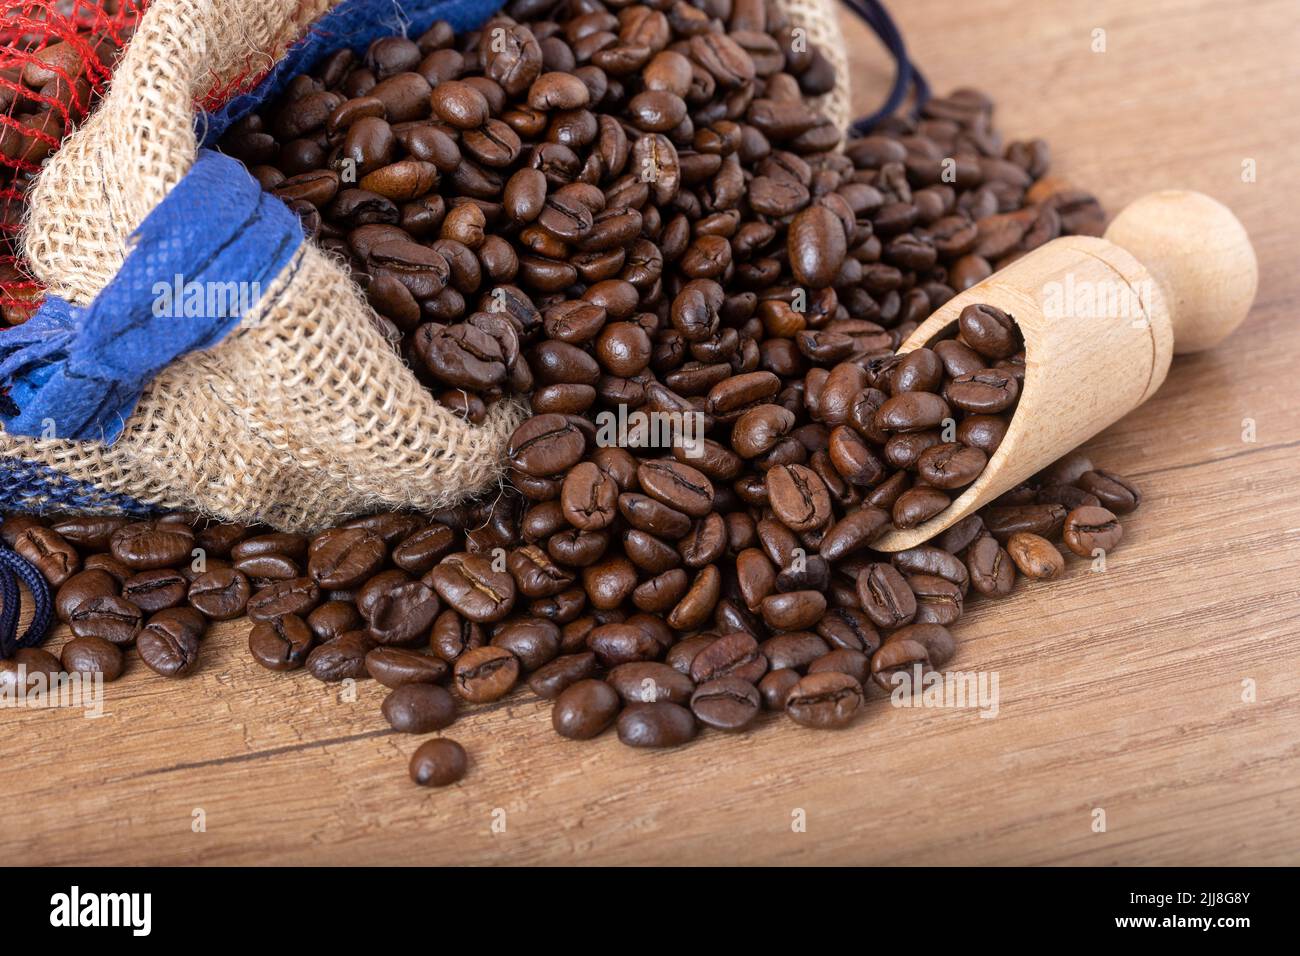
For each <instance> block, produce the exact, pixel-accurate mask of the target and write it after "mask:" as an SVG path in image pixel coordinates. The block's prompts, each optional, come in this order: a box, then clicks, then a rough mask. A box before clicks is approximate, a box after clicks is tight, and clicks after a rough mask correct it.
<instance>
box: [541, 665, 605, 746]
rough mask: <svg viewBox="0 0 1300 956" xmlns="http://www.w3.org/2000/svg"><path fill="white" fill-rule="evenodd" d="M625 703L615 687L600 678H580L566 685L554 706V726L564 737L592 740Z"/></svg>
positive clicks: (552, 716)
mask: <svg viewBox="0 0 1300 956" xmlns="http://www.w3.org/2000/svg"><path fill="white" fill-rule="evenodd" d="M621 706H622V702H621V701H620V700H619V696H618V694H617V692H615V690H614V688H613V687H611V686H610V685H609V684H607V683H605V682H604V681H600V680H591V679H587V680H580V681H578V682H577V683H575V684H572V685H571V686H569V687H567V688H566V689H565V690H564V691H563V692H561V693H560V695H559V696H558V697H557V698H556V699H555V705H554V706H553V707H552V708H551V726H552V727H554V728H555V732H556V733H557V734H559V735H560V736H561V737H567V738H568V739H570V740H590V739H591V738H592V737H595V736H597V735H599V734H600V733H602V732H603V731H604V730H605V729H606V728H607V727H609V725H610V724H612V723H613V722H614V718H615V717H617V716H618V712H619V709H620V707H621Z"/></svg>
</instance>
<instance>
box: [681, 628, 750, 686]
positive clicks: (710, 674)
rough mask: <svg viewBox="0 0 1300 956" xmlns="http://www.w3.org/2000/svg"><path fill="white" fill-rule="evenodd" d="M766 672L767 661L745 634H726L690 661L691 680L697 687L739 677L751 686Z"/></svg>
mask: <svg viewBox="0 0 1300 956" xmlns="http://www.w3.org/2000/svg"><path fill="white" fill-rule="evenodd" d="M766 671H767V658H765V657H764V656H763V654H762V651H760V650H759V647H758V642H757V641H755V640H754V638H753V636H752V635H749V634H746V633H744V632H740V631H738V632H736V633H733V634H726V635H723V636H722V637H719V638H718V639H717V640H716V641H713V642H712V643H711V644H709V645H708V647H705V648H703V649H702V650H701V651H700V652H699V653H698V654H696V655H695V657H694V659H693V660H692V661H691V670H690V677H691V680H693V681H695V683H697V684H703V683H705V682H707V681H711V680H716V679H717V678H719V677H739V678H741V679H742V680H747V681H749V682H750V683H751V684H752V683H754V682H756V681H758V680H760V679H761V678H762V676H763V674H764V672H766Z"/></svg>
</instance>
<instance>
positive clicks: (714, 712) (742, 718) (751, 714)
mask: <svg viewBox="0 0 1300 956" xmlns="http://www.w3.org/2000/svg"><path fill="white" fill-rule="evenodd" d="M761 705H762V698H761V697H760V695H759V692H758V688H756V687H755V686H754V685H753V684H751V683H749V682H748V681H744V680H741V679H740V678H738V677H720V678H718V679H717V680H711V681H709V682H708V683H706V684H702V685H700V687H699V688H697V689H696V691H695V693H694V694H693V695H691V713H693V714H694V715H695V717H696V719H697V720H699V722H700V723H702V724H704V725H706V726H708V727H714V728H716V729H718V730H727V731H738V730H744V729H745V728H746V727H748V726H749V725H750V724H752V723H753V722H754V718H755V717H757V716H758V712H759V710H760V708H761Z"/></svg>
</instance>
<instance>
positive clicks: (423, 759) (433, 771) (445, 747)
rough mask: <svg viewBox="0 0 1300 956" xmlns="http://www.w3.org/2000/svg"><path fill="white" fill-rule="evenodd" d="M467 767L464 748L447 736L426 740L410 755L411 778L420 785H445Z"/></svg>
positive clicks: (451, 781) (458, 778) (457, 778)
mask: <svg viewBox="0 0 1300 956" xmlns="http://www.w3.org/2000/svg"><path fill="white" fill-rule="evenodd" d="M468 767H469V757H467V756H466V754H465V748H464V747H462V746H461V745H460V744H458V743H456V741H454V740H451V739H449V738H447V737H438V738H435V739H434V740H426V741H425V742H424V743H422V744H420V746H419V747H417V748H416V750H415V753H413V754H412V755H411V766H410V774H411V779H412V780H414V781H415V782H416V783H418V784H419V785H420V786H422V787H447V786H450V785H451V784H453V783H455V782H456V781H458V780H460V778H461V777H463V776H465V771H466V769H467V768H468Z"/></svg>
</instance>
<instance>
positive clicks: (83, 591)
mask: <svg viewBox="0 0 1300 956" xmlns="http://www.w3.org/2000/svg"><path fill="white" fill-rule="evenodd" d="M119 592H120V585H119V584H118V582H117V580H116V579H115V578H114V577H113V576H112V575H111V574H109V573H108V572H107V571H101V570H99V569H98V568H91V569H89V570H85V571H79V572H77V573H76V574H74V575H72V577H70V578H68V579H67V580H66V581H64V582H63V584H62V585H60V587H59V589H58V591H57V593H56V594H55V595H54V613H55V616H57V617H58V619H59V620H60V621H62V622H63V623H64V624H67V623H69V622H70V621H71V620H72V612H73V611H75V610H76V609H77V607H78V606H80V605H81V603H82V602H83V601H87V600H89V599H90V598H96V597H113V596H116V595H118V594H119Z"/></svg>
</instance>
